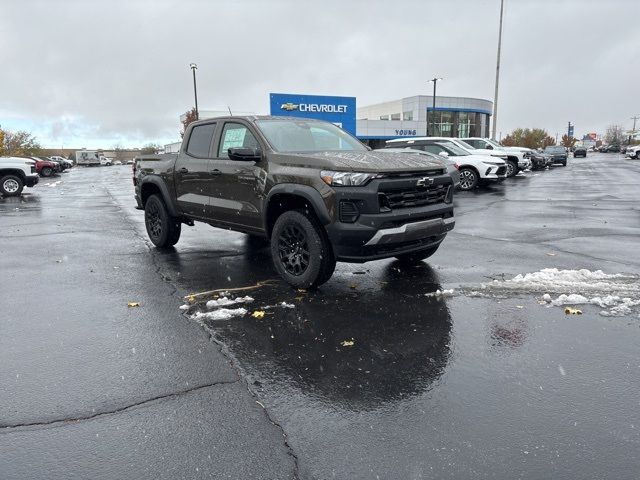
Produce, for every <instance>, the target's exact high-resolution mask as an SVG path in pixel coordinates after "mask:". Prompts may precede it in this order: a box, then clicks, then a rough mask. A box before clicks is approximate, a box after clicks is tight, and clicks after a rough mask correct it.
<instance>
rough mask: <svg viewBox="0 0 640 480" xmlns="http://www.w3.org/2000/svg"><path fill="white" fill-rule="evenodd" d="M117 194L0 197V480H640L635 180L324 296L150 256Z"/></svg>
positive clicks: (366, 275)
mask: <svg viewBox="0 0 640 480" xmlns="http://www.w3.org/2000/svg"><path fill="white" fill-rule="evenodd" d="M130 177H131V171H130V166H114V167H104V168H95V169H83V168H75V169H72V170H71V171H70V172H68V173H64V174H62V175H60V176H59V177H55V178H50V179H43V181H42V182H41V183H40V184H39V185H38V186H37V187H36V188H34V189H26V190H25V192H26V193H25V194H24V195H23V196H22V197H21V198H11V199H0V252H1V256H0V271H1V272H2V282H1V284H0V288H1V289H2V294H1V296H0V312H2V315H1V320H0V333H1V335H0V385H2V387H1V389H2V394H1V395H0V478H3V479H5V478H6V479H14V478H16V479H17V478H47V479H52V478H61V479H62V478H65V479H66V478H93V479H103V478H104V479H112V478H265V479H266V478H268V479H273V478H303V479H329V478H341V479H354V478H358V479H359V478H367V479H370V478H372V479H376V478H379V479H405V478H407V479H414V478H415V479H420V478H500V479H502V478H510V479H511V478H535V479H537V478H554V479H573V478H617V479H632V478H637V477H638V472H640V455H638V451H640V395H639V392H640V316H639V315H640V305H636V304H635V303H636V302H637V301H638V300H640V283H639V280H638V275H639V274H640V255H639V254H638V239H639V238H640V236H639V235H640V188H638V184H639V183H640V182H639V181H640V162H638V161H633V160H625V159H623V158H622V157H621V156H620V155H618V154H591V155H590V156H589V157H587V158H586V159H577V160H574V159H573V158H570V160H569V166H568V167H566V168H562V167H557V168H554V169H552V170H551V171H544V172H529V173H526V174H524V175H522V176H518V177H515V178H513V179H508V180H506V181H505V182H504V184H502V185H497V186H495V187H490V188H485V189H479V190H477V191H474V192H471V193H459V194H457V196H456V199H455V204H456V222H457V223H456V227H455V229H454V231H453V232H451V233H450V234H449V236H448V237H447V239H446V240H445V242H444V243H443V245H442V246H441V248H440V250H439V251H438V252H437V253H436V254H435V255H434V256H433V257H431V258H430V259H429V260H427V261H425V262H424V263H423V264H421V265H419V266H417V267H404V266H402V265H400V264H399V263H398V262H395V261H393V260H383V261H377V262H371V263H367V264H363V265H349V264H338V267H337V269H336V274H335V275H334V277H333V278H332V279H331V280H330V281H329V282H328V283H327V284H325V285H324V286H322V287H321V288H320V289H319V290H318V291H315V292H303V291H295V290H292V289H291V288H290V287H288V286H287V285H286V284H284V283H283V282H282V281H281V280H279V279H278V277H277V275H276V274H275V272H274V270H273V268H272V266H271V261H270V257H269V254H268V251H267V250H266V249H265V248H263V247H262V246H261V245H260V244H255V243H254V242H251V241H249V239H248V238H247V237H246V236H245V235H242V234H239V233H234V232H227V231H222V230H218V229H213V228H211V227H208V226H205V225H197V226H195V227H193V228H189V227H185V228H184V229H183V233H182V237H181V239H180V242H179V243H178V244H177V245H176V248H175V249H172V250H169V251H158V250H156V249H154V248H150V244H149V243H148V242H147V240H146V233H145V230H144V223H143V214H142V212H140V211H137V210H135V208H134V205H135V203H134V200H133V187H132V184H131V178H130ZM543 269H558V270H557V271H543ZM580 269H585V270H587V271H588V272H582V273H580V272H578V273H576V272H575V271H577V270H580ZM598 270H602V272H603V274H602V275H600V274H597V273H594V272H597V271H598ZM526 274H530V275H529V276H526V277H524V275H526ZM518 275H522V277H518ZM514 278H515V279H516V280H515V281H514V280H513V279H514ZM256 285H258V288H250V289H247V290H232V289H236V288H242V287H254V286H256ZM225 289H228V290H230V291H229V293H228V294H227V295H225V294H224V293H223V292H221V291H220V290H225ZM211 290H218V292H217V294H218V300H219V299H220V298H222V297H224V296H226V297H228V298H230V299H232V300H233V299H235V298H236V297H239V296H247V295H248V296H250V297H251V298H252V299H253V300H252V301H247V302H245V303H236V304H234V305H233V306H232V307H229V308H239V307H244V308H246V309H247V311H248V312H247V314H245V315H237V316H233V317H231V318H227V319H221V320H212V319H210V318H206V317H200V318H196V317H197V314H198V312H206V311H216V310H217V307H209V308H208V307H206V306H205V304H204V300H206V299H210V298H214V297H213V295H209V296H202V297H199V296H198V297H196V298H195V300H196V301H195V303H194V304H193V305H191V306H189V309H188V310H180V308H179V307H180V306H181V305H183V304H186V303H187V301H186V300H185V299H184V297H185V296H187V295H189V294H194V293H200V292H206V291H211ZM545 293H547V294H548V295H549V296H548V297H544V294H545ZM561 295H581V296H582V297H583V298H584V299H585V300H586V301H587V302H589V303H580V302H578V303H571V302H568V303H567V305H564V304H562V303H565V302H562V301H558V299H559V298H560V297H561ZM607 295H609V297H607ZM610 297H616V298H618V300H616V299H615V298H610ZM622 298H627V299H628V300H622ZM201 299H202V300H203V301H200V300H201ZM572 299H573V300H576V299H577V297H572V298H570V299H569V300H572ZM553 301H556V303H558V304H562V305H558V306H555V305H553V304H551V303H550V302H553ZM128 302H137V303H139V306H138V307H128V306H127V304H128ZM282 302H284V304H283V303H282ZM566 307H572V308H574V307H575V308H579V309H580V310H581V312H582V314H580V315H571V314H569V315H567V314H565V308H566ZM254 311H260V312H264V316H263V317H262V318H255V317H254V316H252V313H253V312H254Z"/></svg>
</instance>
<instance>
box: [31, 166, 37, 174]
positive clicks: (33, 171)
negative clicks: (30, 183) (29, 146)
mask: <svg viewBox="0 0 640 480" xmlns="http://www.w3.org/2000/svg"><path fill="white" fill-rule="evenodd" d="M31 173H36V167H35V165H31Z"/></svg>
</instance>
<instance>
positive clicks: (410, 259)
mask: <svg viewBox="0 0 640 480" xmlns="http://www.w3.org/2000/svg"><path fill="white" fill-rule="evenodd" d="M439 246H440V244H438V245H436V246H435V247H431V248H429V249H427V250H421V251H419V252H415V253H404V254H402V255H398V256H397V257H396V258H397V259H398V260H399V261H400V262H402V263H404V264H406V265H415V264H416V263H419V262H421V261H422V260H424V259H425V258H429V257H430V256H431V255H433V254H434V253H436V251H437V250H438V247H439Z"/></svg>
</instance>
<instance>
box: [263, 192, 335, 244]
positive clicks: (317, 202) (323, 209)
mask: <svg viewBox="0 0 640 480" xmlns="http://www.w3.org/2000/svg"><path fill="white" fill-rule="evenodd" d="M283 193H284V194H288V195H297V196H298V197H302V198H304V199H305V200H307V201H308V202H309V203H310V204H311V206H312V207H313V210H314V211H315V213H316V215H317V216H318V220H320V223H322V224H323V225H328V224H330V223H331V215H329V211H328V210H327V205H326V204H325V202H324V200H323V198H322V195H320V192H318V191H317V190H316V189H315V188H313V187H310V186H308V185H298V184H296V183H279V184H277V185H274V187H273V188H271V190H270V191H269V194H268V195H267V198H266V200H265V209H264V211H265V215H264V218H263V222H264V229H265V232H266V231H267V230H268V225H267V215H266V211H267V210H268V207H269V203H270V201H271V198H272V197H273V196H274V195H278V194H283Z"/></svg>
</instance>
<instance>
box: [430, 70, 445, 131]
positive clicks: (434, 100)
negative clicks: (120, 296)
mask: <svg viewBox="0 0 640 480" xmlns="http://www.w3.org/2000/svg"><path fill="white" fill-rule="evenodd" d="M438 80H442V78H432V79H431V80H429V81H430V82H433V108H432V109H431V118H432V120H433V122H432V125H431V136H433V135H435V133H436V84H437V83H438ZM427 136H429V119H428V118H427Z"/></svg>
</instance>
